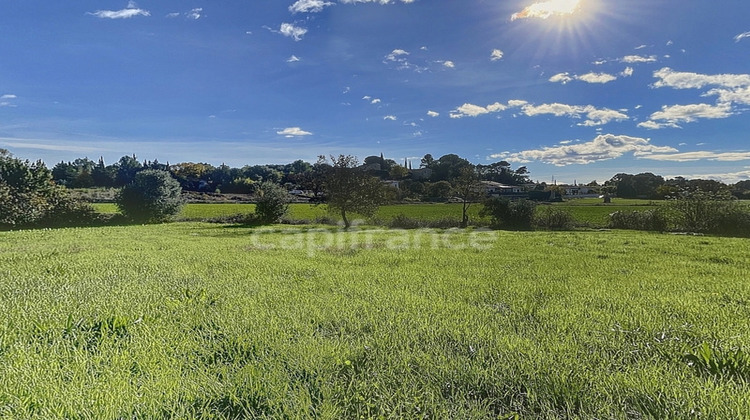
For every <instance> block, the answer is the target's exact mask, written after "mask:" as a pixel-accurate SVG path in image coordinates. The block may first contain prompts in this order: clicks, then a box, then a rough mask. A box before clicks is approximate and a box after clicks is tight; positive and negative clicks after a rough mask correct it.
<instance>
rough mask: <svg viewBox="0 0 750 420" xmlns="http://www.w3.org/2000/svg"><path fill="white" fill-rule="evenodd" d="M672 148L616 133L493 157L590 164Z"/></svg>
mask: <svg viewBox="0 0 750 420" xmlns="http://www.w3.org/2000/svg"><path fill="white" fill-rule="evenodd" d="M677 151H678V150H677V149H674V148H672V147H668V146H655V145H652V144H651V141H650V140H649V139H645V138H640V137H630V136H623V135H614V134H603V135H599V136H597V137H596V138H595V139H594V140H592V141H589V142H585V143H577V144H565V145H559V146H555V147H543V148H540V149H531V150H524V151H521V152H517V153H500V154H494V155H491V156H490V157H491V158H493V159H503V160H506V161H508V162H519V163H529V162H534V161H539V162H544V163H548V164H552V165H555V166H568V165H586V164H589V163H594V162H600V161H603V160H610V159H616V158H619V157H622V156H623V155H625V154H633V155H634V156H636V157H639V156H644V155H649V154H654V153H671V152H677Z"/></svg>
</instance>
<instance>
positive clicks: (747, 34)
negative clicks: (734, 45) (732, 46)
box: [734, 31, 750, 42]
mask: <svg viewBox="0 0 750 420" xmlns="http://www.w3.org/2000/svg"><path fill="white" fill-rule="evenodd" d="M745 38H750V31H748V32H743V33H741V34H739V35H737V36H736V37H734V42H740V41H742V40H743V39H745Z"/></svg>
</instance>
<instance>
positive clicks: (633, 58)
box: [620, 55, 657, 64]
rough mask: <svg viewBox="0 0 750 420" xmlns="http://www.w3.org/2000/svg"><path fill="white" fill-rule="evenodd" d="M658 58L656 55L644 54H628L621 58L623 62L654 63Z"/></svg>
mask: <svg viewBox="0 0 750 420" xmlns="http://www.w3.org/2000/svg"><path fill="white" fill-rule="evenodd" d="M656 61H657V58H656V56H655V55H649V56H643V55H626V56H625V57H622V58H621V59H620V62H622V63H630V64H633V63H653V62H656Z"/></svg>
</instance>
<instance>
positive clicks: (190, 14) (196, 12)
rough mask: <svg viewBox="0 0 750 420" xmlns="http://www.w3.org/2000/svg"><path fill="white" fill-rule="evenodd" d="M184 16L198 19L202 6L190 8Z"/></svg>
mask: <svg viewBox="0 0 750 420" xmlns="http://www.w3.org/2000/svg"><path fill="white" fill-rule="evenodd" d="M186 16H187V18H188V19H193V20H198V19H200V18H201V17H203V8H202V7H196V8H195V9H192V10H191V11H189V12H187V13H186Z"/></svg>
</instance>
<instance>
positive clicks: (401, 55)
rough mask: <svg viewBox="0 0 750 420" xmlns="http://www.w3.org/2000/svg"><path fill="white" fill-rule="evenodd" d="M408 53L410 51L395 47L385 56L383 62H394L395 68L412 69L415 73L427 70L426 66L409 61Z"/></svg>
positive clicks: (390, 63)
mask: <svg viewBox="0 0 750 420" xmlns="http://www.w3.org/2000/svg"><path fill="white" fill-rule="evenodd" d="M409 55H411V53H409V52H408V51H406V50H402V49H400V48H397V49H395V50H393V51H391V53H390V54H388V55H386V56H385V58H384V60H383V63H385V64H389V65H392V64H395V65H396V69H397V70H414V71H416V72H417V73H421V72H423V71H426V70H427V68H426V67H421V66H418V65H415V64H412V63H411V62H409V58H408V57H409Z"/></svg>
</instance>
